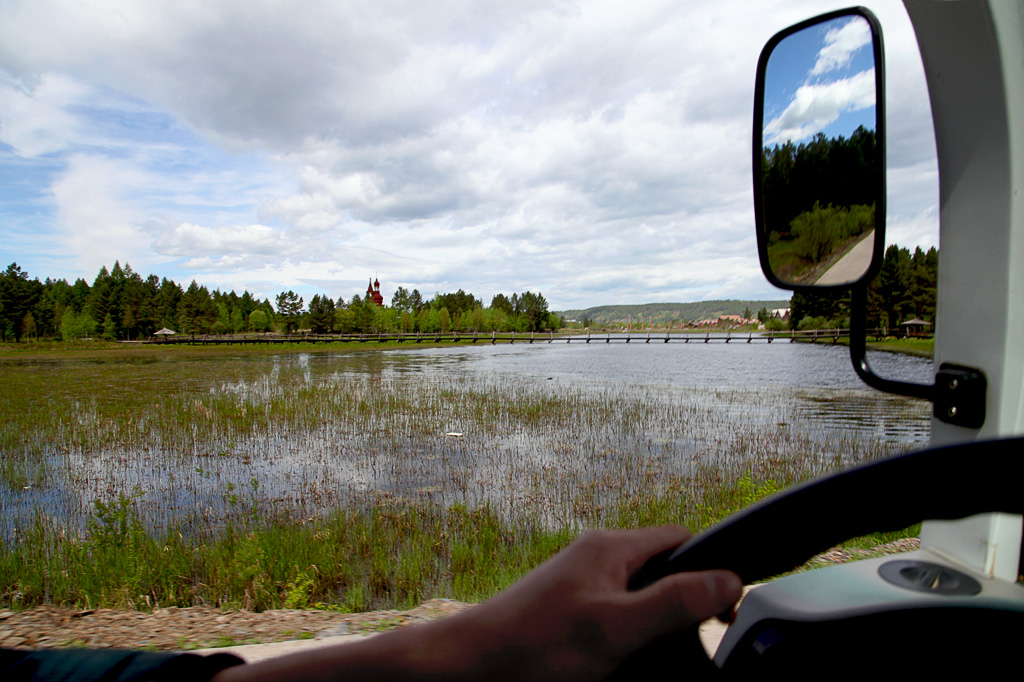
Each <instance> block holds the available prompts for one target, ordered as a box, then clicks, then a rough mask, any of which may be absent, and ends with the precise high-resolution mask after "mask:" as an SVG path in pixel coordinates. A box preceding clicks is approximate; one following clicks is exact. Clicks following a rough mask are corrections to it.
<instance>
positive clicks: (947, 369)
mask: <svg viewBox="0 0 1024 682" xmlns="http://www.w3.org/2000/svg"><path fill="white" fill-rule="evenodd" d="M867 301H868V295H867V289H866V288H865V287H863V286H858V287H854V288H853V290H852V291H851V292H850V360H851V361H852V362H853V369H854V371H856V372H857V376H859V377H860V378H861V379H862V380H863V381H864V383H866V384H867V385H868V386H871V387H872V388H877V389H878V390H879V391H885V392H886V393H895V394H896V395H905V396H907V397H910V398H921V399H922V400H930V401H931V402H932V403H934V405H935V407H934V412H933V414H934V415H935V418H936V419H938V420H939V421H943V422H945V423H947V424H953V425H954V426H963V427H964V428H968V429H980V428H981V427H982V425H983V424H984V423H985V399H986V391H987V388H988V381H987V380H986V379H985V375H984V374H982V373H981V372H980V371H978V370H976V369H971V368H970V367H960V366H957V365H950V364H948V363H943V364H942V365H941V366H940V367H939V371H938V372H936V374H935V383H934V384H917V383H914V382H911V381H897V380H895V379H886V378H884V377H880V376H878V375H877V374H875V372H874V371H873V370H872V369H871V365H869V364H868V358H867V307H868V306H867Z"/></svg>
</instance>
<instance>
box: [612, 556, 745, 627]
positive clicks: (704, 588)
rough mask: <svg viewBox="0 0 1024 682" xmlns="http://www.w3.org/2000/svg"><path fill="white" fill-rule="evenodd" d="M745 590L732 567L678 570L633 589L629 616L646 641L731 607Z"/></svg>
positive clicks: (693, 623)
mask: <svg viewBox="0 0 1024 682" xmlns="http://www.w3.org/2000/svg"><path fill="white" fill-rule="evenodd" d="M742 590H743V584H742V583H741V582H740V579H739V576H737V575H736V574H735V573H733V572H731V571H722V570H714V571H697V572H694V573H676V574H674V575H670V576H666V577H664V578H662V579H661V580H659V581H657V582H656V583H654V584H652V585H649V586H648V587H645V588H644V589H642V590H640V591H638V592H635V593H633V595H631V596H633V597H634V599H632V600H631V601H632V603H631V605H630V609H629V611H630V613H629V617H630V620H631V622H633V624H634V625H635V626H636V627H635V630H634V631H635V632H636V634H637V635H638V636H639V637H641V638H642V641H643V642H646V641H649V640H651V639H654V638H655V637H659V636H661V635H666V634H669V633H671V632H676V631H679V630H683V629H685V628H687V627H689V626H691V625H695V624H697V623H700V622H701V621H703V620H706V619H708V618H711V617H712V616H717V615H718V614H720V613H723V612H725V611H728V610H729V609H730V608H731V607H732V605H733V604H735V603H736V602H737V601H739V598H740V595H741V593H742ZM641 643H642V642H641Z"/></svg>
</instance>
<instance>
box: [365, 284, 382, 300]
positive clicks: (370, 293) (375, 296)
mask: <svg viewBox="0 0 1024 682" xmlns="http://www.w3.org/2000/svg"><path fill="white" fill-rule="evenodd" d="M366 298H368V299H370V300H371V301H373V302H374V303H376V304H377V305H379V306H383V305H384V297H383V296H381V294H380V280H376V279H375V280H373V281H372V282H370V286H368V287H366Z"/></svg>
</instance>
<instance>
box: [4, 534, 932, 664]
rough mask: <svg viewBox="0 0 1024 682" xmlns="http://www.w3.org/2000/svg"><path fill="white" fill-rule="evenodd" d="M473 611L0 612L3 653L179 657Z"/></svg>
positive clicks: (842, 558)
mask: <svg viewBox="0 0 1024 682" xmlns="http://www.w3.org/2000/svg"><path fill="white" fill-rule="evenodd" d="M917 548H918V541H917V539H916V538H910V539H905V540H898V541H896V542H892V543H889V544H887V545H883V546H881V547H876V548H874V549H871V550H853V551H849V550H838V549H836V550H831V551H829V552H826V553H824V554H821V555H819V556H818V557H816V558H815V559H814V560H812V563H817V564H833V563H843V562H846V561H851V560H853V559H859V558H866V557H869V556H878V555H880V554H897V553H899V552H908V551H913V550H916V549H917ZM470 606H472V605H471V604H465V603H462V602H456V601H452V600H449V599H431V600H430V601H427V602H424V603H423V604H421V605H420V606H418V607H416V608H415V609H412V610H411V611H373V612H368V613H357V614H351V613H337V612H334V611H311V610H310V611H307V610H293V609H278V610H274V611H264V612H262V613H253V612H251V611H221V610H219V609H216V608H213V607H208V606H192V607H189V608H173V607H172V608H167V609H157V610H156V611H153V612H152V613H143V612H139V611H121V610H116V609H95V610H88V611H80V610H74V609H67V608H61V607H55V606H38V607H35V608H32V609H28V610H25V611H20V612H18V611H9V610H7V611H0V647H3V648H7V649H11V648H26V649H42V648H54V647H74V646H80V647H94V648H146V649H153V650H172V651H180V650H186V649H201V648H209V647H222V646H234V645H238V644H262V643H266V642H283V641H288V640H296V639H320V638H323V637H332V636H336V635H346V634H360V633H370V632H379V631H381V630H389V629H392V628H395V627H404V626H406V625H411V624H413V623H420V622H425V621H430V620H435V619H437V618H443V617H444V616H447V615H449V614H452V613H455V612H457V611H461V610H463V609H466V608H469V607H470Z"/></svg>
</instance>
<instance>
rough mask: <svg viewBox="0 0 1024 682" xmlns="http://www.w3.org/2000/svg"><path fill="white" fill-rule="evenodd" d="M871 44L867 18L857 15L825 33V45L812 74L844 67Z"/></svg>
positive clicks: (816, 74)
mask: <svg viewBox="0 0 1024 682" xmlns="http://www.w3.org/2000/svg"><path fill="white" fill-rule="evenodd" d="M870 44H871V27H870V26H869V25H868V22H867V20H865V19H861V18H859V17H855V18H853V19H850V20H849V21H847V22H846V23H845V24H843V25H842V26H841V27H839V28H834V29H831V30H829V32H828V33H826V34H825V46H824V47H823V48H821V50H820V51H819V52H818V58H817V60H816V61H815V63H814V68H812V69H811V75H812V76H820V75H821V74H824V73H829V72H830V71H835V70H837V69H841V68H844V67H845V66H847V65H848V64H849V63H850V59H852V57H853V55H854V54H855V53H856V52H857V51H858V50H860V49H861V48H863V47H864V46H866V45H870Z"/></svg>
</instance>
